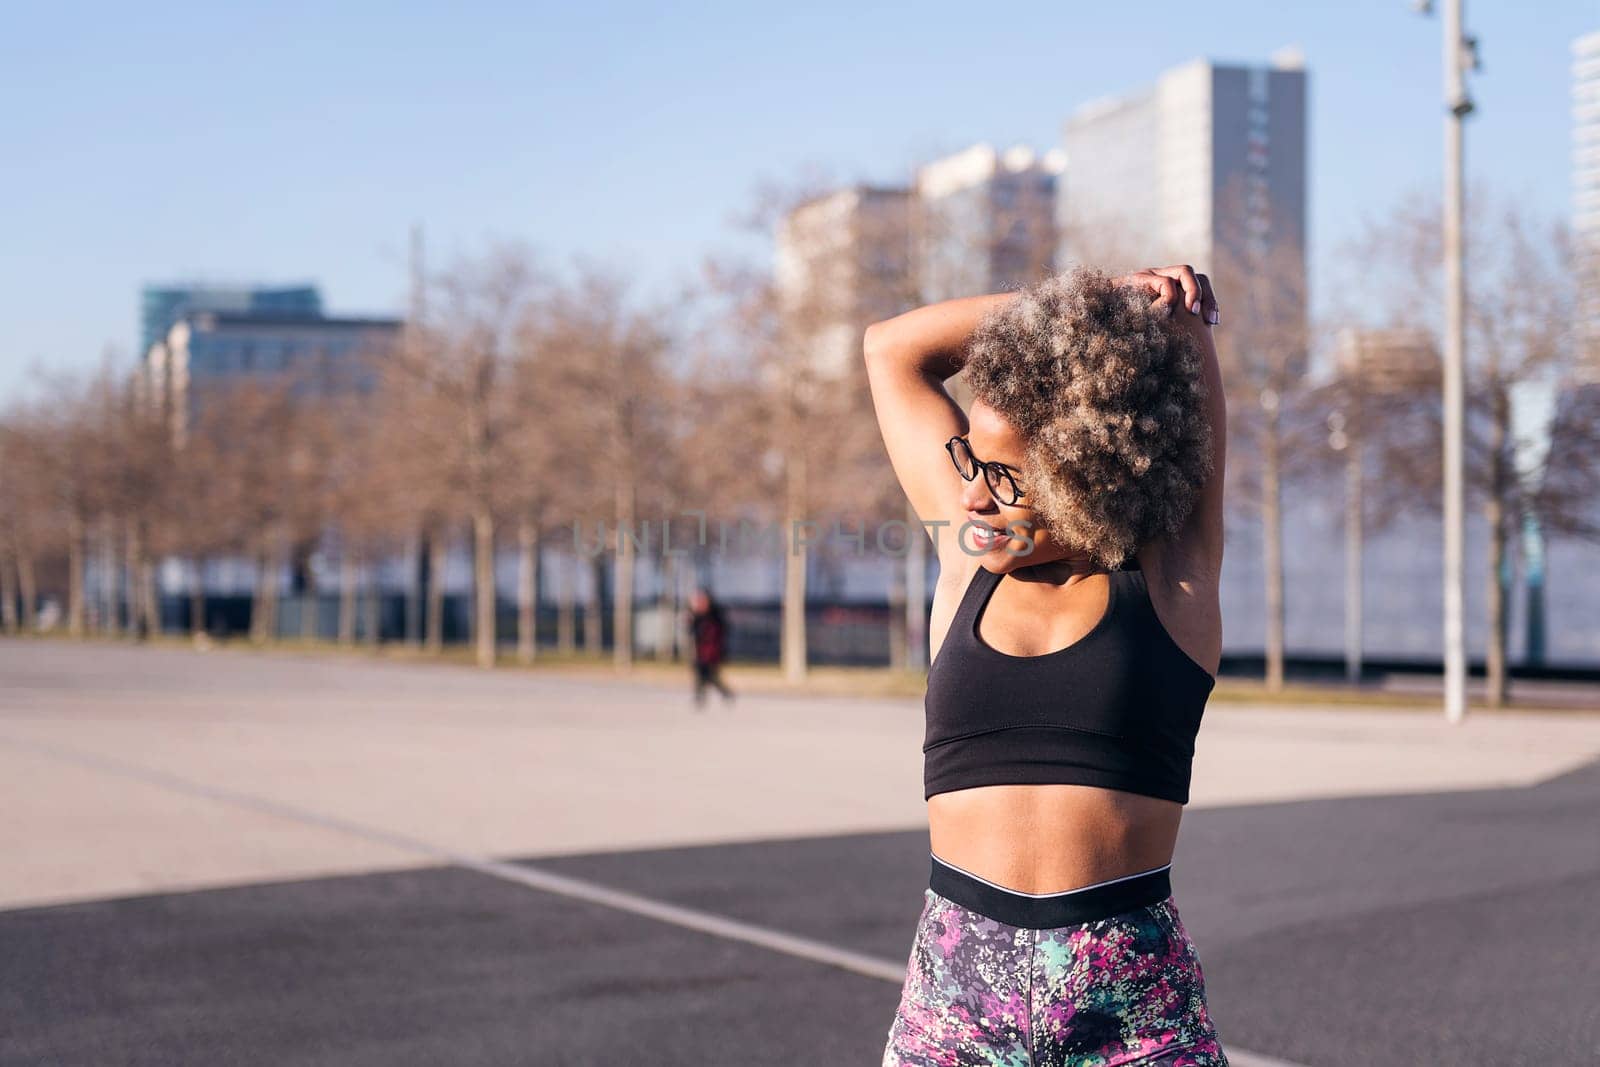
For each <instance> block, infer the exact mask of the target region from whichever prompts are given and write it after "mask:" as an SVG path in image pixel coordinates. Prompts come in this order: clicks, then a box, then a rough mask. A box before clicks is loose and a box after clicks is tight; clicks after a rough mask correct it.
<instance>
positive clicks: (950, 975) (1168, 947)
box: [883, 856, 1228, 1067]
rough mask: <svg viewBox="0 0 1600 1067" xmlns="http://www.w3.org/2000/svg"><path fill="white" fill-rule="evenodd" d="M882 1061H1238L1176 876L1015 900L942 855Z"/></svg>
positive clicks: (1173, 1065) (1187, 1065)
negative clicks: (1210, 1002)
mask: <svg viewBox="0 0 1600 1067" xmlns="http://www.w3.org/2000/svg"><path fill="white" fill-rule="evenodd" d="M925 897H926V903H925V905H924V907H923V910H922V918H921V920H920V922H918V924H917V932H916V938H915V942H914V944H913V946H912V949H911V960H910V964H909V966H908V967H907V970H906V981H905V986H904V988H903V989H902V991H901V996H900V1007H899V1009H898V1010H897V1011H896V1012H895V1017H894V1023H893V1025H891V1026H890V1028H889V1043H888V1047H887V1048H885V1049H884V1053H883V1067H980V1065H981V1067H991V1065H992V1067H1002V1065H1003V1067H1122V1065H1124V1064H1127V1065H1137V1067H1227V1062H1228V1061H1227V1058H1226V1056H1224V1054H1223V1051H1222V1046H1221V1045H1219V1044H1218V1043H1217V1034H1216V1030H1215V1028H1214V1027H1213V1026H1212V1023H1211V1018H1210V1014H1209V1013H1208V1011H1207V1008H1206V993H1205V980H1204V978H1203V976H1202V974H1201V971H1200V960H1199V957H1198V956H1197V955H1196V954H1195V949H1194V945H1193V944H1192V943H1191V942H1190V941H1189V935H1188V933H1187V931H1185V930H1184V928H1183V922H1182V920H1180V919H1179V918H1178V909H1177V906H1176V905H1175V904H1174V903H1173V900H1172V895H1171V888H1170V882H1169V878H1168V868H1167V867H1161V868H1158V869H1156V870H1153V871H1146V872H1144V873H1141V874H1136V875H1130V876H1129V877H1127V878H1119V879H1114V880H1112V881H1110V882H1102V883H1099V884H1097V885H1094V886H1088V887H1085V888H1084V889H1079V890H1071V891H1068V892H1066V893H1052V894H1043V895H1034V894H1024V893H1016V892H1014V891H1012V890H1008V889H1005V888H1003V887H1001V886H997V885H994V884H993V883H991V882H985V881H983V880H982V879H980V878H978V877H977V876H975V875H972V874H970V873H968V872H966V871H963V870H961V869H960V868H957V867H952V866H950V865H948V864H945V863H944V862H943V861H942V860H940V859H939V858H938V857H937V856H936V857H934V860H933V877H932V879H931V881H930V885H929V889H928V891H927V893H926V894H925Z"/></svg>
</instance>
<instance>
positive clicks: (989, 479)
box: [944, 434, 1027, 507]
mask: <svg viewBox="0 0 1600 1067" xmlns="http://www.w3.org/2000/svg"><path fill="white" fill-rule="evenodd" d="M958 444H959V445H960V446H961V451H962V452H965V453H966V457H967V459H968V460H970V461H971V462H972V466H971V467H966V466H964V465H963V464H962V462H961V455H960V453H958V452H957V451H956V445H958ZM944 450H945V451H946V452H948V453H950V462H951V463H953V464H955V467H956V473H957V474H959V475H961V477H962V478H964V479H966V480H967V481H969V482H970V481H972V479H974V478H976V477H977V476H978V472H979V471H980V470H981V471H982V472H983V480H984V484H986V485H988V487H989V492H990V493H991V494H993V496H994V499H995V502H996V503H998V504H1003V505H1005V506H1006V507H1015V506H1016V505H1017V504H1019V503H1020V502H1021V501H1022V498H1023V497H1024V496H1026V495H1027V494H1026V493H1024V492H1023V490H1022V486H1020V485H1018V484H1017V479H1016V476H1015V475H1013V474H1012V473H1011V468H1009V467H1007V466H1006V465H1005V464H1004V463H999V462H993V461H991V462H988V463H985V462H984V461H983V460H981V459H979V458H978V456H977V454H976V453H974V452H973V451H972V442H971V441H968V440H967V439H966V438H965V437H963V436H961V435H960V434H956V435H955V436H954V437H952V438H950V440H948V441H946V442H945V443H944Z"/></svg>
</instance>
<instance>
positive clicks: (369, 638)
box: [358, 563, 383, 648]
mask: <svg viewBox="0 0 1600 1067" xmlns="http://www.w3.org/2000/svg"><path fill="white" fill-rule="evenodd" d="M361 592H362V599H361V633H360V634H359V635H358V636H359V639H360V641H361V642H362V643H363V644H368V645H372V646H373V647H374V648H376V647H377V646H379V645H381V644H383V640H382V635H381V634H380V633H379V632H378V631H379V629H380V628H381V627H382V626H383V619H382V616H381V608H382V603H383V590H382V589H381V588H380V587H379V585H378V568H377V566H376V565H375V564H370V563H369V564H368V566H367V580H366V581H365V582H362V583H361Z"/></svg>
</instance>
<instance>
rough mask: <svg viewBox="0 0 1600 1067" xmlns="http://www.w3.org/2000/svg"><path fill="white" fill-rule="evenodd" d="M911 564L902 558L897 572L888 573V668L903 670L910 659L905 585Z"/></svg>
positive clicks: (908, 578) (907, 582) (908, 577)
mask: <svg viewBox="0 0 1600 1067" xmlns="http://www.w3.org/2000/svg"><path fill="white" fill-rule="evenodd" d="M910 565H911V561H910V560H909V559H905V558H902V559H901V560H900V566H899V567H898V568H896V570H897V571H898V572H899V573H893V572H891V573H890V575H889V669H890V670H892V671H903V670H905V669H906V664H907V662H908V661H909V659H910V652H911V650H910V649H909V648H908V647H907V645H908V644H909V642H908V640H907V638H906V618H907V616H908V614H909V612H907V611H906V586H908V585H909V584H911V580H910V576H909V574H908V573H907V570H908V568H909V567H910Z"/></svg>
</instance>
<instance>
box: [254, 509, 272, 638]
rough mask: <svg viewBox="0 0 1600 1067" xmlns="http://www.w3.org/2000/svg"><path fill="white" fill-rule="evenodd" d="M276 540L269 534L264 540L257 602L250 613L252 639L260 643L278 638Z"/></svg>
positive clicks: (259, 558)
mask: <svg viewBox="0 0 1600 1067" xmlns="http://www.w3.org/2000/svg"><path fill="white" fill-rule="evenodd" d="M275 541H276V539H275V538H274V537H273V535H272V534H270V533H268V534H267V535H265V536H264V537H263V538H262V545H261V549H260V552H259V554H258V555H257V559H258V561H259V563H260V570H259V572H258V573H257V575H256V598H255V600H256V602H255V605H254V610H252V611H251V613H250V639H251V640H252V641H256V642H258V643H264V642H268V641H272V640H274V639H276V638H277V636H278V552H277V545H276V543H275Z"/></svg>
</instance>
